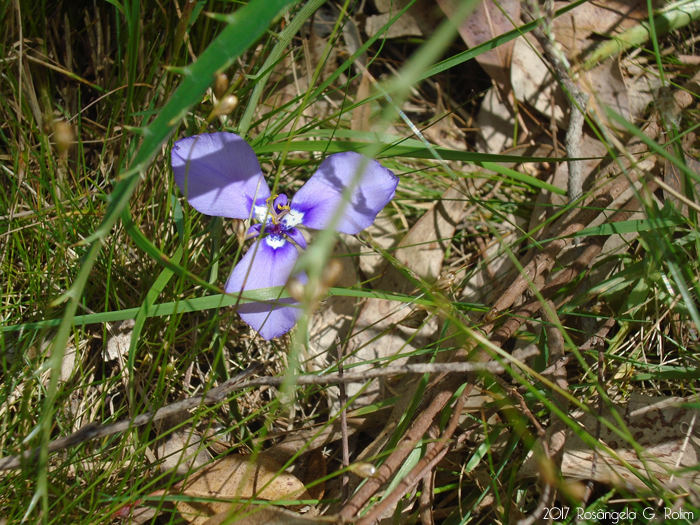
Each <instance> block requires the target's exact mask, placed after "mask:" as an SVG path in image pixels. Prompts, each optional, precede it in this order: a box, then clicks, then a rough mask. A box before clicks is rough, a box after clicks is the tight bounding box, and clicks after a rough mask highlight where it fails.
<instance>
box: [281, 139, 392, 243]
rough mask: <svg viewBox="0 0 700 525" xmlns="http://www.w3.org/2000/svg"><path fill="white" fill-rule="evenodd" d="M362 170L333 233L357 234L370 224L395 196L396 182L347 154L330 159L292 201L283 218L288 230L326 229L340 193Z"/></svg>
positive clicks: (377, 167)
mask: <svg viewBox="0 0 700 525" xmlns="http://www.w3.org/2000/svg"><path fill="white" fill-rule="evenodd" d="M360 169H362V170H363V171H362V175H361V178H360V182H359V184H358V185H357V186H356V187H355V190H354V191H353V193H352V196H351V198H350V202H349V203H348V204H347V205H346V207H345V211H344V213H343V216H342V217H340V220H339V222H338V225H337V226H336V230H338V231H339V232H341V233H350V234H354V233H359V232H361V231H362V230H364V229H365V228H367V227H368V226H369V225H370V224H372V223H373V222H374V219H375V218H376V217H377V214H378V213H379V212H380V211H381V210H382V208H384V206H386V205H387V204H388V203H389V201H391V199H393V198H394V195H395V194H396V186H397V185H398V184H399V178H398V177H397V176H396V175H394V174H393V173H392V172H391V171H390V170H388V169H386V168H385V167H383V166H382V165H381V164H379V162H377V161H376V160H373V159H370V158H369V157H366V156H365V155H361V154H359V153H354V152H351V151H348V152H344V153H335V154H333V155H330V156H329V157H327V158H326V160H324V161H323V162H322V163H321V165H320V166H319V167H318V171H316V173H314V175H313V176H312V177H311V178H310V179H309V180H308V182H307V183H306V184H304V186H302V187H301V189H300V190H299V191H298V192H297V193H296V195H295V196H294V198H293V199H292V204H291V210H292V211H291V212H290V213H289V214H288V215H286V216H285V219H286V221H285V223H286V225H287V226H288V227H293V226H297V225H298V224H303V225H304V226H308V227H309V228H314V229H316V230H322V229H324V228H326V227H327V226H328V224H329V223H330V221H331V218H332V217H333V214H334V213H335V212H336V210H337V209H338V206H339V205H340V203H341V202H342V199H343V197H342V194H343V190H344V189H345V188H346V187H347V186H349V185H350V183H351V182H352V180H353V177H354V176H355V174H356V173H357V172H358V170H360Z"/></svg>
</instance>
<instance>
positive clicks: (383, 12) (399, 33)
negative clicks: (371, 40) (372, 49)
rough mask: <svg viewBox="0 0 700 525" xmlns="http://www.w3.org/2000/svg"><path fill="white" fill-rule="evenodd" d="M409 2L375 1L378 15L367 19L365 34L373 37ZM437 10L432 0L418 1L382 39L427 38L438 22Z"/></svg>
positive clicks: (399, 0)
mask: <svg viewBox="0 0 700 525" xmlns="http://www.w3.org/2000/svg"><path fill="white" fill-rule="evenodd" d="M409 1H410V0H375V2H374V4H375V6H376V8H377V11H379V13H380V14H378V15H371V16H368V17H367V21H366V22H365V33H367V36H370V37H371V36H374V35H375V34H376V33H378V32H379V30H380V29H381V28H382V27H384V25H386V23H387V22H389V20H391V19H392V18H393V17H394V16H396V13H398V12H399V11H401V10H402V9H403V8H404V7H406V5H407V4H408V3H409ZM439 11H440V10H439V9H437V8H436V6H435V3H434V2H432V0H418V1H417V2H415V3H414V4H413V5H412V6H411V7H410V8H409V9H408V11H406V12H405V13H404V14H403V15H402V16H401V17H400V18H399V19H398V20H397V21H396V22H394V23H393V24H392V25H391V27H389V29H388V30H387V31H386V34H385V35H383V36H384V38H403V37H407V36H429V35H431V34H432V33H433V31H434V29H435V27H437V24H438V23H439V22H440V18H441V16H440V14H439Z"/></svg>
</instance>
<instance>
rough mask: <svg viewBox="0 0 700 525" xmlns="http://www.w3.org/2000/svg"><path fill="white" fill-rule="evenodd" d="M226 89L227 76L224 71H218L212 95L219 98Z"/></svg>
mask: <svg viewBox="0 0 700 525" xmlns="http://www.w3.org/2000/svg"><path fill="white" fill-rule="evenodd" d="M227 89H228V77H227V76H226V75H225V74H224V73H219V74H218V75H216V79H215V80H214V95H216V98H217V99H219V100H221V98H222V97H223V96H224V95H225V94H226V90H227Z"/></svg>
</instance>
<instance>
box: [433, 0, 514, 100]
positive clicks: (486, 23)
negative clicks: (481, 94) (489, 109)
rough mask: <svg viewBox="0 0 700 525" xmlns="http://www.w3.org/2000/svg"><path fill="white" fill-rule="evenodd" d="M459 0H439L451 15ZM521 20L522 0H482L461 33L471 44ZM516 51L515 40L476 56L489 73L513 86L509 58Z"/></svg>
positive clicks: (505, 30)
mask: <svg viewBox="0 0 700 525" xmlns="http://www.w3.org/2000/svg"><path fill="white" fill-rule="evenodd" d="M458 3H459V0H438V4H439V5H440V7H441V8H442V10H443V11H444V12H445V14H446V15H447V17H448V18H449V17H450V16H451V15H452V13H454V11H455V10H456V8H457V6H458ZM519 23H520V0H499V2H498V5H497V4H496V3H495V2H493V0H485V1H482V2H480V3H479V5H478V6H477V7H476V9H474V12H473V13H472V14H471V15H469V16H468V17H467V19H466V20H465V21H464V22H462V23H461V24H460V26H459V34H460V35H461V36H462V39H463V40H464V41H465V42H466V44H467V45H468V46H469V47H470V48H472V47H476V46H478V45H480V44H483V43H484V42H488V41H489V40H491V39H493V38H495V37H497V36H499V35H502V34H503V33H507V32H508V31H511V30H512V29H513V28H515V27H517V26H518V25H519ZM512 54H513V42H512V41H511V42H507V43H505V44H501V45H499V46H498V47H497V48H495V49H492V50H491V51H487V52H486V53H482V54H481V55H479V56H478V57H476V60H477V62H479V64H480V65H481V67H483V68H484V70H485V71H486V73H488V75H489V76H490V77H491V78H492V79H493V80H494V82H496V83H497V84H500V85H502V86H504V87H508V86H510V61H511V57H512Z"/></svg>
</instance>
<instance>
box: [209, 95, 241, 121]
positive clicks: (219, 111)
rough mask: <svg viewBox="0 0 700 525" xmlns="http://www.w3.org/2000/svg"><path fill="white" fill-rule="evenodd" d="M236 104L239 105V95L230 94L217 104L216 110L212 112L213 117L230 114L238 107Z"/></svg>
mask: <svg viewBox="0 0 700 525" xmlns="http://www.w3.org/2000/svg"><path fill="white" fill-rule="evenodd" d="M236 106H238V97H237V96H236V95H229V96H228V97H225V98H224V99H223V100H221V102H219V103H218V104H217V105H216V107H215V108H214V110H213V111H212V112H211V113H212V117H221V116H223V115H228V114H229V113H231V112H232V111H233V110H234V109H236Z"/></svg>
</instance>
